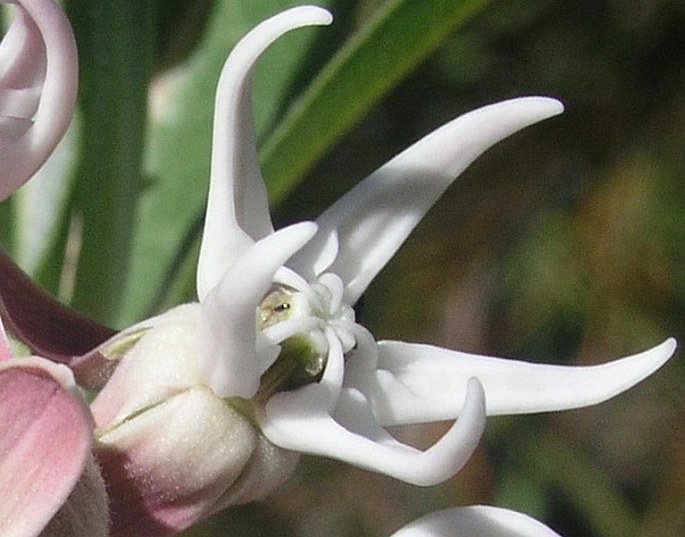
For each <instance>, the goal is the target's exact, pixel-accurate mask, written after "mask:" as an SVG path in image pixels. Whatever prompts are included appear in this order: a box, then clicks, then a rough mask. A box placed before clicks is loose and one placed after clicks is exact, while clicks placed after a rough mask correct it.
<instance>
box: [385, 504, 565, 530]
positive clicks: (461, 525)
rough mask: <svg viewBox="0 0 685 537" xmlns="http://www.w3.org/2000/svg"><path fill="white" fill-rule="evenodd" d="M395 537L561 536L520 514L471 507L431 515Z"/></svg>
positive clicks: (487, 507) (500, 509) (483, 506)
mask: <svg viewBox="0 0 685 537" xmlns="http://www.w3.org/2000/svg"><path fill="white" fill-rule="evenodd" d="M391 537H559V534H558V533H556V532H554V531H552V530H551V529H550V528H548V527H547V526H545V525H544V524H542V523H541V522H538V521H537V520H535V519H534V518H531V517H529V516H527V515H524V514H522V513H517V512H516V511H510V510H508V509H502V508H499V507H490V506H486V505H471V506H469V507H456V508H454V509H445V510H443V511H437V512H435V513H431V514H430V515H427V516H424V517H422V518H420V519H419V520H417V521H415V522H412V523H411V524H409V525H408V526H405V527H404V528H402V529H401V530H399V531H397V532H395V533H393V534H392V536H391Z"/></svg>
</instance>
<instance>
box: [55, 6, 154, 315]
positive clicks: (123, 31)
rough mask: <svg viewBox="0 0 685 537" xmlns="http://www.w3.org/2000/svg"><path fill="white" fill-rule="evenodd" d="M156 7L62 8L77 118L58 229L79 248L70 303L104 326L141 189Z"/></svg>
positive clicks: (113, 305)
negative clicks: (75, 72) (70, 185)
mask: <svg viewBox="0 0 685 537" xmlns="http://www.w3.org/2000/svg"><path fill="white" fill-rule="evenodd" d="M155 8H156V2H155V0H136V1H133V0H129V1H121V2H88V1H86V0H71V1H70V2H69V3H68V4H67V13H68V15H69V19H70V21H71V23H72V26H73V29H74V34H75V36H76V41H77V45H78V47H79V62H80V75H81V80H80V82H81V85H80V93H79V106H80V111H81V119H82V123H81V125H82V130H81V133H82V135H81V139H80V140H79V142H80V143H79V145H80V157H81V158H80V161H79V163H78V165H77V169H76V176H75V182H74V194H73V196H72V197H71V199H70V201H71V203H73V205H71V208H72V212H71V215H69V218H70V224H69V225H68V226H65V227H64V228H63V229H64V230H65V232H66V230H67V229H68V230H69V233H70V234H71V238H74V239H75V241H76V242H77V243H78V244H79V247H80V248H79V250H78V264H77V267H76V270H75V273H74V274H73V276H72V277H73V281H74V287H73V296H72V304H73V306H74V307H75V308H76V309H78V310H80V311H82V312H84V313H87V314H89V315H91V316H94V317H95V318H96V319H98V320H100V321H101V322H104V323H108V324H111V323H114V322H115V321H116V319H117V316H118V311H119V308H120V305H121V303H122V302H123V300H122V298H123V296H122V295H123V293H122V291H123V288H124V283H125V281H126V277H127V273H128V268H129V255H128V254H129V251H130V246H131V239H132V234H133V230H134V223H135V214H136V206H137V203H138V196H139V192H140V188H141V166H142V151H143V140H144V132H145V126H146V121H147V99H148V94H147V87H148V82H149V79H150V76H151V71H152V65H153V60H154V52H155V43H156V40H155V32H154V26H155V20H156V17H155ZM74 224H76V225H74ZM48 257H49V258H54V256H48Z"/></svg>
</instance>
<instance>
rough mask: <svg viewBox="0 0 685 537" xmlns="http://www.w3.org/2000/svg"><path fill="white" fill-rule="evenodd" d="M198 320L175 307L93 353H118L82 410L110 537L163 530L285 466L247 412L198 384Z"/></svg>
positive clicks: (287, 455) (195, 313) (252, 493)
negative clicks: (106, 500) (104, 492)
mask: <svg viewBox="0 0 685 537" xmlns="http://www.w3.org/2000/svg"><path fill="white" fill-rule="evenodd" d="M199 317H200V316H199V306H198V305H193V304H190V305H186V306H182V307H179V308H176V309H174V310H171V311H170V312H168V313H166V314H165V315H163V316H160V317H157V318H155V319H152V320H150V321H149V322H148V323H144V324H142V325H138V326H136V327H134V328H133V329H131V330H129V331H127V332H125V333H123V334H121V335H120V336H117V337H116V338H114V339H113V340H112V341H110V342H109V343H107V344H106V345H104V346H103V347H102V348H101V349H100V352H101V353H102V354H103V355H105V356H109V357H110V358H111V357H115V358H119V357H120V356H121V358H120V360H119V365H118V366H117V368H116V371H115V372H114V374H113V375H112V377H111V378H110V379H109V381H108V382H107V383H106V385H105V386H104V388H103V389H102V390H101V391H100V393H99V394H98V396H97V397H96V399H95V400H94V401H93V403H92V406H91V410H92V412H93V416H94V417H95V421H96V426H97V428H96V431H95V438H96V442H95V454H96V457H97V460H98V462H99V463H100V465H101V468H102V472H103V477H104V478H105V481H106V482H107V485H108V493H109V495H110V502H111V513H112V521H111V528H110V531H111V535H112V536H113V537H116V536H117V535H126V536H135V535H141V536H142V535H145V536H156V535H173V534H175V533H176V532H178V531H180V530H182V529H184V528H186V527H188V526H190V525H191V524H193V523H194V522H196V521H197V520H199V519H200V518H203V517H205V516H207V515H209V514H211V513H213V512H215V511H218V510H220V509H223V508H224V507H227V506H228V505H233V504H236V503H243V502H246V501H250V500H252V499H255V498H258V497H261V496H263V495H264V494H266V493H268V492H270V491H271V490H272V489H273V488H274V487H276V486H278V485H279V484H280V483H281V482H282V481H283V480H284V479H285V478H286V477H287V476H288V475H289V474H290V472H291V471H292V470H293V468H294V466H295V462H296V455H295V454H293V453H292V452H287V451H284V450H281V449H278V448H276V447H274V446H273V445H271V444H270V443H269V442H268V441H267V440H266V439H265V438H264V437H263V436H261V433H260V432H259V430H258V429H257V428H255V426H254V424H253V421H252V418H251V416H250V415H249V413H248V414H243V413H242V411H243V409H242V408H241V409H240V410H239V409H237V408H235V407H234V406H232V404H231V401H230V400H226V399H222V398H220V397H218V396H216V395H215V394H214V392H212V391H211V389H210V388H209V387H207V386H206V385H205V384H204V383H203V382H202V381H201V379H200V377H199V374H198V357H197V340H196V332H197V323H198V321H199ZM122 348H123V353H122ZM127 349H128V350H127ZM122 354H123V355H122Z"/></svg>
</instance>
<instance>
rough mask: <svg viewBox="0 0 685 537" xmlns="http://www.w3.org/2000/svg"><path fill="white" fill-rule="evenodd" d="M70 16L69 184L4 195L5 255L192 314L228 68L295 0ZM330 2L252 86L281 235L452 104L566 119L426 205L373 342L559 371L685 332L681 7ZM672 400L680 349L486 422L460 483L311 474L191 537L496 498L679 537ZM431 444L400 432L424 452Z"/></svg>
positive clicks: (682, 374) (143, 309) (684, 411)
mask: <svg viewBox="0 0 685 537" xmlns="http://www.w3.org/2000/svg"><path fill="white" fill-rule="evenodd" d="M65 4H66V8H67V12H68V14H69V16H70V19H71V20H72V23H73V24H74V28H75V32H76V35H77V40H78V42H79V47H80V54H81V80H82V85H81V88H82V89H81V95H80V107H79V115H78V118H77V121H76V123H75V128H74V132H73V133H72V134H73V135H72V137H71V138H70V141H69V142H68V143H67V144H65V147H63V151H62V154H63V155H62V158H63V160H62V161H60V162H61V163H60V162H57V163H52V164H51V167H50V168H49V170H48V171H47V172H44V173H43V175H45V176H46V177H45V178H39V181H40V180H48V181H52V183H53V184H57V185H59V187H57V193H56V194H55V191H54V190H50V191H49V195H48V193H46V192H47V190H46V187H45V186H42V185H44V184H45V183H40V182H36V185H38V186H33V185H31V186H30V187H29V188H27V189H23V191H22V192H21V193H19V194H18V195H17V196H15V197H14V198H13V199H12V200H11V201H10V203H5V204H3V206H2V207H0V218H2V219H3V220H4V222H8V221H9V222H12V225H11V226H3V227H4V229H3V231H2V234H3V236H2V240H3V243H4V245H5V247H6V248H8V249H9V250H10V251H11V252H12V254H13V256H14V257H15V258H16V259H18V260H19V262H20V263H22V265H23V266H24V267H25V268H26V269H27V270H28V271H29V272H31V274H32V275H33V276H34V277H35V278H36V279H37V280H38V281H39V282H40V283H41V284H42V285H43V286H44V287H45V288H47V289H48V290H50V291H52V292H54V293H56V294H58V295H60V296H61V297H62V298H63V299H64V300H65V301H70V302H71V303H72V304H73V305H74V306H75V307H77V308H78V309H81V310H83V311H86V312H88V313H90V314H92V315H94V316H96V317H98V318H99V319H101V320H102V321H104V322H108V323H110V324H113V325H116V326H124V325H126V324H128V323H131V322H133V321H135V320H136V319H140V318H142V317H143V316H145V315H149V314H150V313H154V312H155V311H159V310H160V309H163V308H164V307H167V306H170V305H172V304H175V303H179V302H181V301H184V300H186V301H187V300H192V299H193V297H194V287H193V286H194V283H193V277H192V276H193V274H192V273H193V269H194V264H195V261H196V257H195V256H196V251H197V237H198V231H199V229H200V226H201V215H202V209H203V203H204V196H205V195H206V188H207V179H208V169H209V151H210V134H211V114H212V102H213V98H214V87H215V84H216V80H217V78H218V74H219V69H220V66H221V63H222V62H223V59H224V58H225V56H226V54H227V53H228V51H229V50H230V48H231V47H232V46H233V45H234V44H235V42H236V41H237V40H238V39H239V38H240V37H241V36H242V35H244V33H245V32H246V31H247V30H248V29H249V28H251V27H252V26H253V25H254V24H255V23H256V22H257V21H259V20H262V19H263V18H265V17H266V16H268V15H271V14H274V13H276V12H277V11H279V10H281V9H282V8H283V7H286V6H290V5H294V4H295V2H288V1H284V0H281V1H273V0H270V1H264V2H248V1H247V0H243V1H240V0H215V1H212V0H199V1H186V2H183V1H180V0H166V1H163V0H157V1H153V0H138V1H133V0H129V1H124V0H121V1H117V2H99V1H98V0H69V1H67V2H66V3H65ZM323 5H327V6H329V7H330V8H331V9H332V11H333V12H334V14H335V17H336V20H335V23H334V25H333V26H332V27H330V28H325V29H305V30H298V31H297V32H295V33H293V34H292V35H288V36H286V37H284V38H283V39H282V40H280V41H279V42H278V43H277V44H276V45H275V46H274V47H273V48H272V49H270V50H269V51H268V52H267V54H266V55H265V57H264V59H263V61H262V62H261V63H260V65H259V67H258V69H257V72H256V74H255V82H254V99H255V117H256V122H257V132H258V135H259V139H260V143H261V146H262V158H263V163H264V174H265V178H266V179H267V182H268V183H269V187H270V194H271V195H272V199H273V202H274V212H275V221H276V224H277V226H280V225H284V224H287V223H290V222H294V221H297V220H301V219H311V218H314V217H315V216H316V215H317V214H318V213H319V212H320V211H321V210H322V209H323V208H325V207H326V206H327V205H328V204H329V203H331V202H332V201H333V200H335V199H336V198H337V197H338V196H339V195H340V194H342V193H344V192H345V191H346V190H347V189H349V188H350V187H351V186H352V185H354V184H355V183H357V182H358V181H359V180H360V179H362V178H363V177H364V176H365V175H367V174H368V173H370V172H371V171H373V170H374V169H375V168H376V167H377V166H379V165H380V164H382V163H383V162H384V161H386V160H387V159H388V158H390V157H391V156H393V155H394V154H396V153H397V152H399V151H400V150H402V149H403V148H404V147H406V146H407V145H409V144H410V143H411V142H413V141H415V140H416V139H418V138H420V137H421V136H422V135H424V134H426V133H428V132H430V131H431V130H432V129H434V128H436V127H438V126H439V125H441V124H442V123H444V122H446V121H448V120H449V119H451V118H453V117H455V116H457V115H459V114H461V113H463V112H465V111H468V110H471V109H473V108H476V107H478V106H481V105H483V104H488V103H490V102H494V101H497V100H501V99H506V98H510V97H516V96H521V95H533V94H539V95H548V96H553V97H557V98H559V99H560V100H562V101H563V102H564V103H565V106H566V112H565V113H564V114H563V115H562V116H560V117H556V118H553V119H551V120H548V121H546V122H544V123H542V124H540V125H536V126H533V127H531V128H529V129H527V130H526V131H524V132H522V133H519V134H517V135H515V136H513V137H512V138H511V139H509V140H506V141H504V142H503V143H501V144H499V145H498V146H496V147H495V148H493V149H492V150H490V151H489V152H488V153H487V154H486V155H484V156H483V157H481V158H480V159H479V160H478V161H477V162H476V164H475V165H473V166H472V167H471V168H470V169H469V170H467V171H466V173H464V174H463V176H462V177H461V178H460V179H459V180H458V181H457V182H456V184H455V185H454V186H453V187H452V188H451V189H450V190H449V191H448V192H447V194H446V195H445V196H444V197H443V198H442V199H441V200H440V201H439V202H438V204H437V205H436V206H435V208H434V209H433V210H432V211H431V213H429V215H428V217H427V218H426V219H425V220H424V221H423V222H422V224H421V225H420V226H419V228H418V229H417V230H416V232H415V233H414V234H413V235H412V237H411V238H410V240H409V241H408V242H407V244H406V245H405V246H404V247H403V249H402V250H401V251H400V252H399V253H398V255H397V256H396V257H395V259H394V260H393V261H392V262H391V263H390V264H389V266H388V267H387V268H386V270H385V271H384V272H383V273H382V274H381V275H380V276H379V278H378V279H377V280H376V281H375V282H374V284H373V285H372V287H371V288H370V289H369V291H368V293H367V295H366V296H365V297H364V298H363V301H362V305H361V308H360V312H359V315H360V316H361V319H362V320H363V322H364V323H365V324H366V325H367V326H368V327H369V328H371V329H372V331H373V332H374V334H375V335H376V336H377V337H378V338H393V339H403V340H408V341H422V342H431V343H434V344H438V345H442V346H446V347H451V348H457V349H460V350H465V351H470V352H477V353H481V354H491V355H499V356H509V357H516V358H521V359H526V360H531V361H541V362H542V361H544V362H554V363H567V364H571V363H583V364H588V363H596V362H602V361H606V360H608V359H610V358H615V357H618V356H622V355H626V354H632V353H635V352H638V351H640V350H643V349H645V348H647V347H649V346H652V345H654V344H656V343H658V342H660V341H661V340H663V339H664V338H665V337H667V336H669V335H672V336H675V337H676V338H678V339H679V340H680V341H681V342H682V341H685V272H684V270H683V267H684V266H685V188H684V187H685V151H684V150H683V149H684V147H685V2H683V1H682V0H592V1H590V0H579V1H576V2H573V3H569V2H564V1H561V0H536V1H525V0H510V1H504V0H500V1H490V2H488V1H485V0H482V1H472V0H470V1H461V2H460V1H458V0H450V1H449V2H448V1H442V2H440V1H437V0H436V1H434V0H424V1H418V0H414V1H399V0H397V1H379V0H375V1H374V0H358V1H351V0H350V1H337V2H336V1H328V2H325V3H324V4H323ZM298 98H299V101H297V99H298ZM294 102H299V105H298V107H297V108H295V109H293V108H292V107H291V104H292V103H294ZM293 110H295V111H294V112H293ZM56 200H57V201H56ZM46 204H50V207H54V208H53V209H51V210H47V209H46V210H40V211H36V210H33V211H32V210H31V208H32V207H33V208H35V207H45V206H46ZM35 213H38V214H35ZM46 222H47V223H46ZM41 230H42V231H41ZM46 230H47V231H46ZM74 237H76V238H77V240H76V239H74ZM74 240H76V243H77V244H78V245H79V246H80V250H79V256H78V258H77V261H78V262H77V263H76V268H74V266H75V264H74V258H73V257H72V254H70V252H72V250H70V247H71V248H73V243H74ZM70 245H71V246H70ZM684 383H685V366H684V365H683V360H682V356H676V358H675V359H673V360H672V361H671V363H669V364H667V365H666V366H665V367H664V368H663V369H662V370H661V371H659V372H658V373H656V374H655V375H654V376H653V377H651V378H650V379H649V380H647V381H645V382H644V383H642V384H641V385H639V386H637V387H636V388H634V389H632V390H630V391H629V392H628V393H626V394H623V395H621V396H619V397H617V398H616V399H615V400H612V401H610V402H608V403H605V404H603V405H600V406H598V407H594V408H590V409H584V410H579V411H573V412H565V413H552V414H547V415H540V416H526V417H507V418H496V419H491V420H490V421H489V424H488V431H487V434H486V437H485V438H484V440H483V442H482V443H481V446H480V447H479V449H478V451H477V453H476V455H475V456H474V457H473V459H472V461H471V462H470V463H469V465H468V466H467V468H466V469H465V470H463V471H462V472H461V473H460V474H458V475H457V476H456V477H455V478H454V479H452V480H450V481H449V482H447V483H445V484H443V485H441V486H438V487H433V488H430V489H419V488H416V487H411V486H408V485H403V484H400V483H397V482H395V481H393V480H391V479H389V478H385V477H379V476H375V475H372V474H369V473H368V472H364V471H361V470H356V469H354V468H350V467H348V466H346V465H343V464H339V463H336V462H333V461H328V460H321V459H314V458H308V457H305V458H303V460H302V462H301V464H300V467H299V470H298V472H297V473H296V475H295V476H294V477H293V478H291V480H290V481H289V482H288V483H287V484H286V485H285V486H284V487H283V488H282V489H281V490H279V491H278V492H276V493H275V494H273V495H272V496H271V497H270V498H269V499H268V500H266V501H264V502H261V503H259V504H255V505H249V506H245V507H240V508H236V509H233V510H230V511H228V512H226V513H223V514H220V515H218V516H216V517H214V518H213V519H210V520H209V521H207V522H206V523H203V524H201V525H200V526H198V527H197V528H195V529H193V530H192V531H190V532H188V535H189V536H190V535H192V536H228V535H246V536H276V535H278V536H284V537H288V536H298V537H319V536H322V535H326V536H330V537H348V536H349V537H352V536H354V537H367V536H368V537H383V536H387V535H390V533H392V531H394V530H396V529H397V528H399V527H400V526H402V525H404V524H405V523H406V522H408V521H410V520H412V519H414V518H417V517H418V516H420V515H422V514H425V513H426V512H428V511H431V510H434V509H437V508H442V507H448V506H454V505H464V504H472V503H488V504H495V505H498V506H502V507H509V508H513V509H518V510H521V511H523V512H526V513H528V514H531V515H533V516H535V517H538V518H540V519H541V520H543V521H544V522H546V523H547V524H549V525H551V526H552V527H553V528H554V529H555V530H557V531H558V532H560V533H561V534H563V535H565V536H566V537H632V536H636V537H637V536H640V537H642V536H644V537H647V536H649V537H680V536H682V535H685V390H683V388H682V386H683V384H684ZM444 431H445V426H444V425H443V424H437V425H434V426H429V427H422V428H410V429H405V430H402V431H398V434H400V435H402V436H403V438H407V439H411V440H412V441H414V442H416V443H417V444H418V445H423V446H425V445H428V444H429V443H431V442H432V441H434V440H435V439H436V438H437V437H438V436H439V435H440V434H442V433H443V432H444Z"/></svg>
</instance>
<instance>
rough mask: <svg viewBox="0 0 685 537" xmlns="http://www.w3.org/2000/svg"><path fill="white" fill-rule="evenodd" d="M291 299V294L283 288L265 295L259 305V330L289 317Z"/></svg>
mask: <svg viewBox="0 0 685 537" xmlns="http://www.w3.org/2000/svg"><path fill="white" fill-rule="evenodd" d="M292 299H293V292H292V291H290V290H289V289H285V288H283V287H279V288H277V289H274V290H273V291H271V292H270V293H269V294H268V295H266V297H264V300H262V302H261V304H260V305H259V328H260V329H261V330H263V329H264V328H266V327H268V326H272V325H274V324H276V323H280V322H281V321H285V320H286V319H287V318H288V317H290V314H291V308H292Z"/></svg>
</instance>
